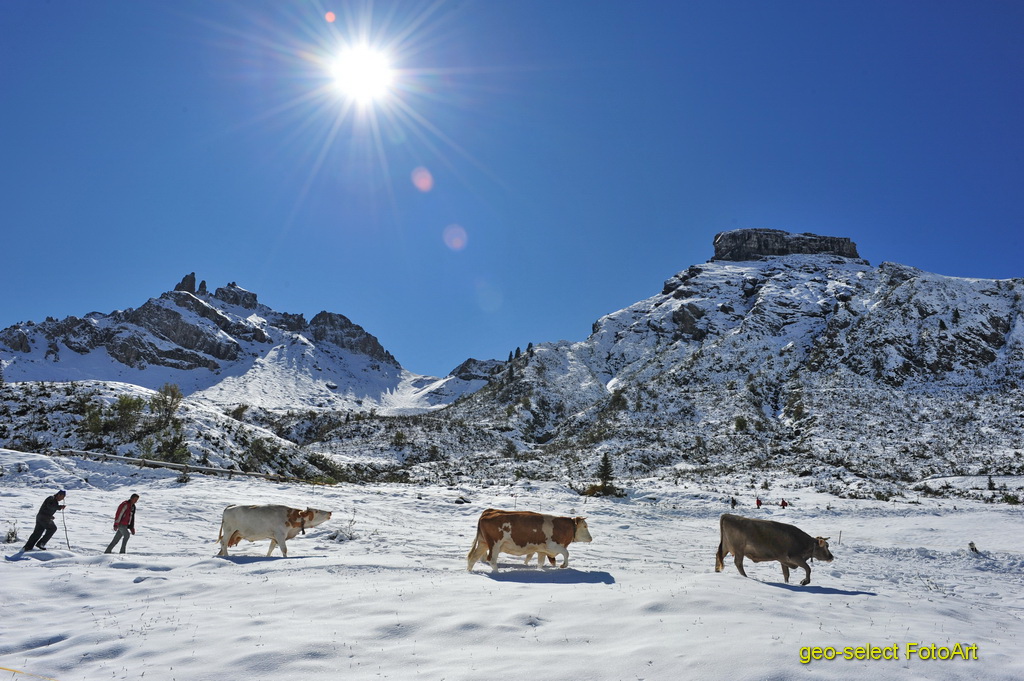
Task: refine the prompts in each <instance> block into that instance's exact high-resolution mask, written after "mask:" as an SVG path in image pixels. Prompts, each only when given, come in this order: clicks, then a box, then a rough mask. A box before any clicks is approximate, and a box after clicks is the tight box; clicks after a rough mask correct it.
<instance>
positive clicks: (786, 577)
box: [781, 563, 789, 584]
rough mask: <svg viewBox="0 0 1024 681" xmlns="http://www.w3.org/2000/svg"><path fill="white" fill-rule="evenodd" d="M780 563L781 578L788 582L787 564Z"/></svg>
mask: <svg viewBox="0 0 1024 681" xmlns="http://www.w3.org/2000/svg"><path fill="white" fill-rule="evenodd" d="M781 565H782V578H783V579H784V580H786V584H789V566H788V565H786V564H785V563H781Z"/></svg>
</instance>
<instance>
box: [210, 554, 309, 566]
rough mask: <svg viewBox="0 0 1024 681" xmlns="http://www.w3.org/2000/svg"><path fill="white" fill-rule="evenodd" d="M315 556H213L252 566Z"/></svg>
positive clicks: (236, 563)
mask: <svg viewBox="0 0 1024 681" xmlns="http://www.w3.org/2000/svg"><path fill="white" fill-rule="evenodd" d="M315 557H316V556H214V558H218V559H220V560H225V561H227V562H229V563H234V564H235V565H252V564H254V563H276V562H277V561H279V560H302V559H304V558H315Z"/></svg>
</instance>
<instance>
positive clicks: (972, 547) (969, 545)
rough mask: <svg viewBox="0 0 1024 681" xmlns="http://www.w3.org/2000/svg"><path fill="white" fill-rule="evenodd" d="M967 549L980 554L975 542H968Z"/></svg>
mask: <svg viewBox="0 0 1024 681" xmlns="http://www.w3.org/2000/svg"><path fill="white" fill-rule="evenodd" d="M967 547H968V548H969V549H970V550H971V551H972V552H974V553H979V551H978V547H977V546H975V545H974V542H968V544H967Z"/></svg>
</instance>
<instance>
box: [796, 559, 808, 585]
mask: <svg viewBox="0 0 1024 681" xmlns="http://www.w3.org/2000/svg"><path fill="white" fill-rule="evenodd" d="M795 562H796V564H797V566H798V567H802V568H803V569H804V572H806V573H807V575H806V576H805V577H804V578H803V579H801V580H800V586H807V585H808V584H810V583H811V566H810V565H808V564H807V561H806V560H803V559H802V558H801V559H798V560H796V561H795Z"/></svg>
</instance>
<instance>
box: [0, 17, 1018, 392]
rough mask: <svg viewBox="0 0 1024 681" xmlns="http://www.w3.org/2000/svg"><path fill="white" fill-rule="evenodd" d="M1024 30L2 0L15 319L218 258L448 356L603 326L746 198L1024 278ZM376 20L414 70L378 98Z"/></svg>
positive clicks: (301, 306) (880, 253)
mask: <svg viewBox="0 0 1024 681" xmlns="http://www.w3.org/2000/svg"><path fill="white" fill-rule="evenodd" d="M328 12H334V13H335V20H334V21H333V22H329V21H328V20H327V13H328ZM1021 35H1024V3H1020V2H1016V1H1012V0H1007V1H1005V2H1004V1H997V0H986V1H985V2H943V1H940V0H934V1H929V2H923V1H914V2H905V1H900V0H886V1H884V2H855V3H854V2H847V3H840V2H822V1H821V0H808V1H796V0H779V1H778V2H763V1H760V0H758V1H751V2H736V1H730V0H718V1H715V2H687V1H683V0H680V1H678V2H671V3H669V2H635V3H625V2H611V1H602V0H589V1H586V2H583V1H579V2H576V1H573V0H560V1H559V2H551V1H550V0H543V1H542V0H516V1H515V2H492V1H490V0H487V1H484V0H480V1H476V2H474V1H472V0H462V1H453V2H433V1H431V2H416V1H414V0H406V1H403V2H385V1H377V2H372V3H360V2H352V1H346V2H341V1H340V0H339V1H338V2H302V3H287V2H253V1H244V2H243V1H241V0H239V1H238V2H209V1H208V0H202V1H195V2H193V1H189V0H177V1H175V2H150V1H146V0H140V1H136V2H89V3H83V2H62V1H58V0H55V1H53V2H48V3H43V2H29V1H27V0H25V1H19V0H16V1H14V2H7V3H4V6H3V8H2V11H0V93H2V96H0V224H2V236H0V243H2V246H0V264H2V268H3V272H4V281H5V287H6V293H5V295H4V296H3V298H2V302H0V328H4V327H7V326H9V325H11V324H14V323H16V322H19V321H24V320H34V321H41V320H42V319H44V318H45V317H47V316H53V317H58V318H62V317H64V316H67V315H72V314H74V315H79V316H80V315H83V314H85V313H87V312H90V311H93V310H97V311H100V312H104V313H106V312H110V311H112V310H115V309H123V308H127V307H137V306H139V305H141V304H142V303H143V302H145V300H146V299H148V298H150V297H153V296H156V295H158V294H159V293H161V292H163V291H166V290H169V289H170V288H172V287H173V286H174V284H176V283H177V282H178V281H179V280H180V279H181V278H182V276H184V275H185V274H187V273H189V272H193V271H194V272H196V274H197V277H198V278H199V279H205V280H206V281H207V282H208V284H209V286H210V287H211V288H214V287H217V286H223V285H224V284H226V283H227V282H229V281H234V282H237V283H238V284H239V285H240V286H242V287H244V288H247V289H249V290H251V291H255V292H256V293H258V294H259V296H260V300H261V301H262V302H264V303H266V304H268V305H270V306H271V307H273V308H275V309H277V310H279V311H283V312H301V313H304V314H305V315H306V316H307V318H311V317H312V316H313V315H315V314H316V313H317V312H319V311H321V310H328V311H331V312H338V313H341V314H344V315H346V316H348V317H349V318H350V319H352V320H353V321H354V322H356V323H357V324H360V325H362V326H363V327H365V328H366V329H367V330H368V331H369V332H370V333H372V334H374V335H376V336H377V337H378V338H379V339H380V341H381V342H382V344H383V345H384V346H385V347H386V348H387V349H388V350H390V351H391V352H392V353H393V354H394V355H395V356H396V357H397V359H398V360H399V361H400V362H401V363H402V364H403V366H405V367H406V368H407V369H410V370H411V371H414V372H418V373H423V374H431V375H444V374H446V373H447V372H448V371H450V370H451V369H452V368H453V367H454V366H456V365H457V364H458V363H460V362H461V361H463V360H464V359H466V358H468V357H476V358H480V359H483V358H498V359H504V358H506V357H507V355H508V353H509V351H511V350H514V349H515V348H516V347H517V346H521V347H523V348H524V349H525V347H526V345H527V344H528V343H530V342H533V343H539V342H546V341H556V340H563V339H564V340H573V341H575V340H582V339H584V338H586V336H587V335H589V333H590V329H591V325H592V323H593V322H594V321H595V320H596V319H597V318H598V317H600V316H602V315H604V314H607V313H610V312H613V311H615V310H618V309H621V308H623V307H625V306H627V305H630V304H631V303H633V302H636V301H638V300H641V299H643V298H646V297H648V296H651V295H654V294H655V293H658V292H659V291H660V290H661V286H662V282H663V281H664V280H665V279H667V278H669V277H670V276H671V275H673V274H674V273H676V272H677V271H679V270H682V269H685V268H686V267H688V266H690V265H691V264H695V263H700V262H704V261H705V260H707V259H708V258H710V257H711V255H712V246H711V240H712V238H713V236H714V234H715V233H717V232H719V231H722V230H727V229H736V228H741V227H769V228H775V229H785V230H789V231H794V232H804V231H809V232H816V233H819V234H828V235H834V236H846V237H850V238H851V239H853V240H854V241H855V242H856V243H857V245H858V247H859V249H860V253H861V255H862V256H863V257H865V258H867V259H869V260H870V261H871V262H872V264H878V263H880V262H882V261H885V260H890V261H895V262H901V263H904V264H908V265H913V266H916V267H920V268H922V269H924V270H928V271H931V272H937V273H940V274H947V275H953V276H967V277H982V278H997V279H1001V278H1010V277H1021V276H1024V267H1022V266H1021V257H1020V256H1021V253H1022V252H1024V249H1022V246H1024V238H1022V236H1021V233H1022V227H1024V202H1022V199H1021V196H1022V189H1021V188H1022V186H1024V134H1022V127H1021V115H1022V112H1024V41H1022V40H1021V39H1020V36H1021ZM361 37H367V38H368V39H369V40H370V42H372V43H374V44H375V45H378V46H386V47H387V48H388V49H389V51H390V53H391V59H392V67H393V68H394V70H395V74H396V75H395V80H394V82H393V83H392V85H391V89H390V94H389V96H387V97H385V98H383V99H381V100H379V101H377V102H374V103H373V104H372V105H360V106H353V105H352V104H351V102H349V101H347V100H346V98H345V96H344V94H342V93H340V92H338V91H337V89H336V88H334V87H333V86H332V81H331V77H330V74H329V70H328V68H327V65H328V63H329V62H330V60H331V58H332V57H333V55H335V54H336V53H337V52H338V51H339V50H340V49H341V48H342V47H343V46H344V45H346V44H349V43H354V42H357V41H358V40H360V39H361ZM418 168H422V169H425V170H426V171H427V172H428V173H429V176H430V178H431V180H432V182H431V184H430V188H429V191H423V188H425V187H426V186H427V185H422V184H421V187H419V188H418V187H417V186H416V184H415V183H414V181H413V177H414V175H413V174H414V171H416V169H418ZM418 173H419V174H418V175H416V177H422V176H423V171H422V170H420V171H418ZM460 230H461V231H460ZM446 234H447V235H448V238H447V239H446ZM452 235H454V236H455V238H454V239H453V238H452Z"/></svg>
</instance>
